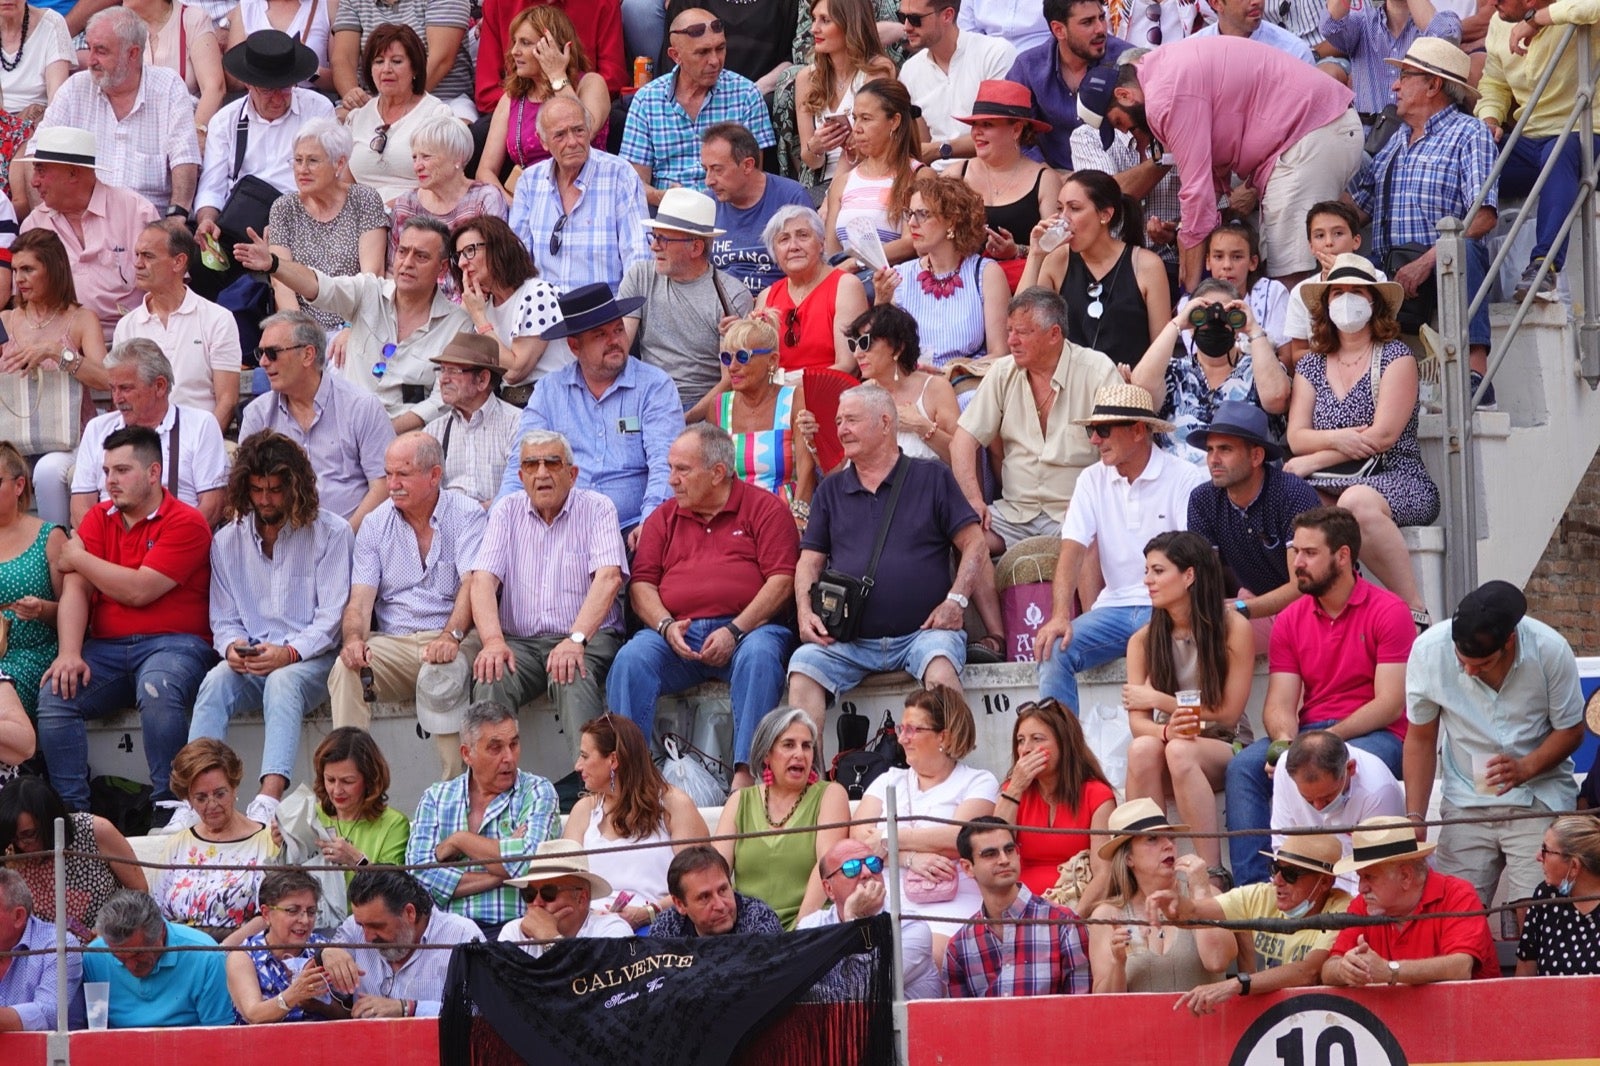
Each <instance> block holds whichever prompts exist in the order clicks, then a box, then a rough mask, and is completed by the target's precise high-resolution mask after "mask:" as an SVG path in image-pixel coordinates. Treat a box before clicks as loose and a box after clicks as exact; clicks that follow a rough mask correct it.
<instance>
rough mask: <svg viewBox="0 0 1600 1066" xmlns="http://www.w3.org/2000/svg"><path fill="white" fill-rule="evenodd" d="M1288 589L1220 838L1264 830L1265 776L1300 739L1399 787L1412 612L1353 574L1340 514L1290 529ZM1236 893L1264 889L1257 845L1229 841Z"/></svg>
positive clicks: (1319, 515) (1354, 549) (1354, 544)
mask: <svg viewBox="0 0 1600 1066" xmlns="http://www.w3.org/2000/svg"><path fill="white" fill-rule="evenodd" d="M1293 548H1294V553H1295V559H1294V579H1295V584H1296V585H1297V587H1298V588H1299V589H1300V591H1301V592H1302V593H1304V595H1302V596H1301V597H1300V598H1299V599H1298V600H1295V601H1294V602H1293V603H1291V604H1290V605H1289V606H1288V607H1285V608H1284V609H1283V611H1282V612H1280V613H1279V614H1278V620H1277V622H1276V624H1274V626H1273V627H1272V645H1271V649H1270V651H1269V652H1268V660H1269V669H1270V671H1271V674H1270V676H1269V678H1268V680H1267V697H1266V702H1265V704H1264V705H1263V707H1262V711H1261V718H1262V724H1263V725H1264V726H1265V727H1266V728H1265V733H1266V735H1265V736H1263V737H1262V738H1261V739H1260V740H1257V741H1256V742H1255V743H1254V744H1251V745H1250V746H1249V747H1247V748H1245V749H1244V751H1242V752H1240V753H1239V754H1238V755H1236V756H1234V758H1233V761H1232V762H1231V763H1229V764H1228V781H1227V797H1228V828H1229V829H1231V830H1251V829H1260V830H1265V829H1266V828H1267V826H1268V825H1269V823H1270V822H1271V818H1272V781H1271V779H1270V777H1269V776H1268V775H1269V774H1270V773H1271V772H1272V769H1273V767H1275V766H1276V764H1277V761H1278V759H1279V757H1280V756H1281V755H1282V754H1283V753H1284V752H1285V751H1287V750H1288V748H1289V744H1290V743H1291V742H1292V741H1293V740H1294V738H1295V736H1296V735H1298V734H1299V733H1300V732H1303V731H1306V730H1311V729H1326V730H1328V731H1329V732H1330V733H1333V734H1335V735H1336V736H1338V737H1340V738H1341V739H1342V740H1344V742H1345V743H1346V744H1349V745H1350V746H1352V747H1356V748H1360V749H1361V750H1363V751H1366V752H1369V753H1371V754H1373V755H1376V756H1377V757H1378V758H1380V759H1382V760H1383V762H1384V764H1385V765H1387V766H1388V767H1389V771H1390V773H1392V774H1394V775H1395V777H1396V778H1398V777H1400V772H1401V768H1400V759H1401V752H1402V750H1403V748H1404V743H1405V736H1406V723H1405V695H1406V660H1407V659H1408V658H1409V657H1410V655H1411V643H1412V641H1413V640H1415V639H1416V635H1417V631H1416V624H1415V623H1414V622H1413V621H1412V620H1411V609H1410V608H1409V607H1407V606H1406V603H1405V601H1404V600H1402V599H1401V598H1400V597H1398V596H1396V595H1395V594H1394V593H1392V592H1389V591H1387V590H1385V589H1381V588H1379V587H1378V586H1376V585H1373V584H1371V583H1369V582H1368V581H1366V580H1365V579H1364V578H1362V577H1360V576H1359V575H1357V574H1356V572H1355V570H1356V560H1357V559H1358V558H1359V557H1360V554H1361V527H1360V526H1359V525H1358V524H1357V523H1356V518H1355V516H1354V515H1352V514H1351V513H1350V512H1349V511H1347V510H1345V509H1344V508H1342V507H1318V508H1315V509H1314V510H1310V511H1306V512H1304V513H1303V514H1301V515H1299V516H1298V517H1296V518H1295V520H1294V543H1293ZM1228 846H1229V858H1230V859H1231V862H1232V866H1233V876H1234V877H1235V878H1236V879H1237V880H1238V882H1239V883H1240V884H1254V883H1256V882H1258V881H1265V880H1266V879H1267V863H1266V861H1265V859H1264V858H1263V857H1262V856H1261V855H1259V854H1258V852H1259V850H1260V849H1262V848H1265V847H1267V838H1266V837H1265V836H1260V837H1254V836H1237V837H1231V838H1229V840H1228Z"/></svg>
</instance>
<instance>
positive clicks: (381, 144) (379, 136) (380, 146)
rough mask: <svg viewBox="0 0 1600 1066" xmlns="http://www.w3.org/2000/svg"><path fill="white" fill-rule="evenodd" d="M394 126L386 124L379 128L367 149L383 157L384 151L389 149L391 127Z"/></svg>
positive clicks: (389, 123)
mask: <svg viewBox="0 0 1600 1066" xmlns="http://www.w3.org/2000/svg"><path fill="white" fill-rule="evenodd" d="M392 125H393V123H391V122H385V123H384V124H383V125H381V126H379V127H378V128H377V130H376V131H375V132H374V133H373V135H372V140H370V141H368V142H367V147H368V148H371V149H372V150H373V151H374V152H377V153H378V154H379V155H382V154H383V150H384V149H385V148H387V147H389V127H390V126H392Z"/></svg>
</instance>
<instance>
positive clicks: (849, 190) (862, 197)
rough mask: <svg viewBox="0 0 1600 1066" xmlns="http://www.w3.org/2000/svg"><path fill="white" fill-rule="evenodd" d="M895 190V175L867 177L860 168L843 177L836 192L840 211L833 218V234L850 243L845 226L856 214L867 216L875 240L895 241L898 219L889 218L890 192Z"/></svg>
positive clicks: (897, 236) (840, 240) (886, 242)
mask: <svg viewBox="0 0 1600 1066" xmlns="http://www.w3.org/2000/svg"><path fill="white" fill-rule="evenodd" d="M893 189H894V175H893V174H891V175H889V176H888V177H887V178H869V177H867V176H866V175H864V174H862V173H861V171H860V169H859V168H857V169H855V170H852V171H850V172H849V173H848V174H846V175H845V176H844V189H843V190H842V191H841V192H840V193H839V213H838V215H837V216H836V217H835V219H834V224H833V226H834V228H833V232H834V236H836V237H837V238H838V240H839V243H840V244H842V245H844V244H849V243H850V234H849V231H848V230H847V228H846V227H847V225H848V224H849V222H850V220H851V219H853V218H857V217H863V218H870V219H871V220H872V225H873V228H874V229H876V230H877V231H878V239H879V240H880V241H882V242H883V243H884V244H888V243H889V242H890V241H893V240H898V239H899V237H900V226H899V223H900V222H901V221H902V220H901V219H891V218H890V217H889V194H890V192H891V191H892V190H893Z"/></svg>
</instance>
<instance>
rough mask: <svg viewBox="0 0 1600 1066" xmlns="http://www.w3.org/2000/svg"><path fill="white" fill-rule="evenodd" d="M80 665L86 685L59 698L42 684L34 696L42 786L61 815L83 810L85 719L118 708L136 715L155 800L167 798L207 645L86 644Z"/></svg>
mask: <svg viewBox="0 0 1600 1066" xmlns="http://www.w3.org/2000/svg"><path fill="white" fill-rule="evenodd" d="M83 661H84V662H85V663H87V664H88V666H89V681H88V683H87V684H84V685H80V686H78V694H77V695H76V696H74V697H73V698H72V699H70V700H69V699H65V698H63V697H61V696H58V695H57V694H56V693H54V692H53V691H51V689H50V686H49V685H46V686H45V687H44V688H43V689H42V690H41V691H40V693H39V746H40V747H41V748H42V749H43V750H44V761H45V765H46V766H47V767H48V768H49V770H50V783H51V784H52V785H54V786H55V789H56V791H57V792H59V793H60V794H61V798H62V800H64V801H65V802H66V805H67V809H68V810H69V811H86V810H88V809H89V730H88V728H87V726H85V724H84V723H85V722H87V721H88V720H89V719H91V718H104V717H105V716H107V715H109V714H115V713H116V712H118V711H120V710H122V709H123V708H124V707H127V706H130V705H133V706H136V707H138V709H139V729H140V732H141V735H142V736H143V739H144V756H145V761H146V762H147V763H149V766H150V784H151V785H152V786H153V787H154V788H155V798H156V799H158V800H161V799H171V798H172V788H171V785H170V782H169V780H168V779H169V778H170V777H171V776H172V757H173V756H174V755H176V754H177V753H178V749H179V748H181V747H183V745H184V742H185V740H186V738H187V737H188V735H189V708H190V707H192V706H194V696H195V690H196V689H198V688H199V687H200V679H201V678H202V677H204V676H205V673H206V671H207V670H209V669H210V668H211V664H212V663H214V662H216V661H217V654H216V652H214V651H212V650H211V645H209V644H207V643H206V642H205V641H203V640H201V639H200V638H199V637H196V636H191V635H190V634H187V633H163V634H161V635H159V636H135V637H119V638H117V639H114V640H86V641H84V646H83Z"/></svg>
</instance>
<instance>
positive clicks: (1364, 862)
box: [1333, 815, 1438, 876]
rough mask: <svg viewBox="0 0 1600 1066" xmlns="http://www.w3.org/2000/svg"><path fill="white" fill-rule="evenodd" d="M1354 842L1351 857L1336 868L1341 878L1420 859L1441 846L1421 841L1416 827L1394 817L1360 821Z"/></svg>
mask: <svg viewBox="0 0 1600 1066" xmlns="http://www.w3.org/2000/svg"><path fill="white" fill-rule="evenodd" d="M1350 843H1351V847H1350V857H1349V858H1348V859H1341V860H1339V862H1338V863H1336V864H1335V865H1334V867H1333V872H1334V873H1336V874H1339V875H1341V876H1342V875H1344V874H1353V873H1355V872H1356V871H1357V870H1365V869H1366V868H1367V867H1369V866H1378V865H1381V864H1382V863H1386V862H1394V861H1395V860H1396V859H1420V858H1422V857H1424V856H1426V855H1430V854H1432V853H1433V849H1434V848H1436V847H1438V845H1437V844H1430V843H1424V842H1422V841H1420V840H1418V839H1417V827H1416V824H1415V823H1414V822H1411V821H1408V820H1407V819H1405V818H1397V817H1395V816H1394V815H1379V816H1378V817H1376V818H1368V819H1366V820H1365V821H1363V822H1360V823H1359V824H1358V825H1357V826H1356V831H1355V832H1354V833H1351V834H1350Z"/></svg>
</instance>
